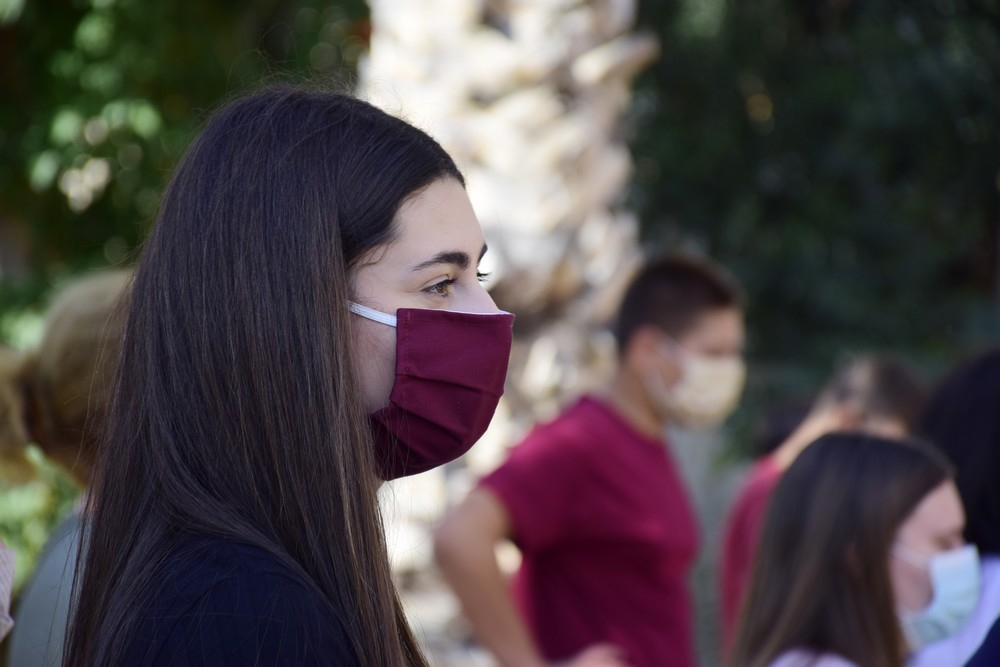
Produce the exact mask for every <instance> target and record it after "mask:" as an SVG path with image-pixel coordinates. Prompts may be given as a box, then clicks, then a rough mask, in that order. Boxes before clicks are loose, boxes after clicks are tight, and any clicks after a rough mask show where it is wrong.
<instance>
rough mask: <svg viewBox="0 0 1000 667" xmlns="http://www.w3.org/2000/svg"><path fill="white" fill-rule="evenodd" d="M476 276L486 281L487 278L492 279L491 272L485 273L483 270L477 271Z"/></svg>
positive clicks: (480, 280) (482, 281) (481, 280)
mask: <svg viewBox="0 0 1000 667" xmlns="http://www.w3.org/2000/svg"><path fill="white" fill-rule="evenodd" d="M476 278H477V279H478V280H479V282H481V283H485V282H486V281H487V280H489V279H490V274H488V273H483V272H482V271H477V272H476Z"/></svg>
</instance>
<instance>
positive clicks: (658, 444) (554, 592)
mask: <svg viewBox="0 0 1000 667" xmlns="http://www.w3.org/2000/svg"><path fill="white" fill-rule="evenodd" d="M481 484H482V485H483V486H484V487H485V488H487V489H489V490H490V491H492V492H493V493H494V494H495V495H496V496H497V497H498V498H499V499H500V502H501V503H502V504H503V505H504V507H505V508H506V510H507V512H508V513H509V515H510V518H511V523H512V525H513V530H514V541H515V543H516V544H517V546H518V547H519V548H520V549H521V553H522V555H523V561H522V564H521V569H520V570H519V571H518V573H517V577H516V579H515V582H514V594H515V598H516V599H517V602H518V604H519V606H520V608H521V610H522V613H523V614H524V617H525V619H526V621H527V623H528V625H529V627H530V628H531V630H532V631H533V633H534V636H535V639H536V641H537V642H538V644H539V646H540V647H541V650H542V652H543V654H544V655H545V657H546V658H547V659H549V660H560V659H565V658H568V657H570V656H572V655H574V654H576V653H577V652H579V651H581V650H582V649H584V648H586V647H587V646H589V645H591V644H594V643H602V642H610V643H613V644H616V645H618V646H619V647H621V648H622V649H624V650H625V652H626V654H627V656H628V660H629V662H630V663H631V664H632V665H634V667H664V666H665V665H672V666H676V667H690V666H692V665H694V664H695V656H694V645H693V639H694V638H693V629H692V625H693V622H692V617H693V611H692V607H691V601H690V594H689V591H688V583H687V577H688V572H689V570H690V568H691V563H692V561H693V559H694V556H695V551H696V549H697V540H698V537H697V526H696V523H695V518H694V514H693V513H692V511H691V506H690V503H689V501H688V497H687V493H686V490H685V488H684V485H683V483H682V481H681V478H680V475H679V474H678V472H677V470H676V468H675V466H674V464H673V461H672V460H671V458H670V455H669V453H668V451H667V446H666V443H665V442H663V441H662V440H658V439H652V438H649V437H647V436H645V435H643V434H641V433H639V432H638V431H636V430H635V429H633V428H632V427H631V426H630V425H628V424H627V423H625V422H624V421H623V420H622V418H621V417H620V416H618V414H617V413H615V412H614V411H612V409H611V408H610V407H608V406H607V405H605V404H604V403H602V402H600V401H598V400H596V399H593V398H589V397H584V398H582V399H580V400H579V401H578V402H577V403H576V404H575V405H573V406H572V407H570V408H569V409H568V410H566V411H565V412H564V413H563V414H562V415H561V416H559V417H558V418H557V419H556V420H554V421H552V422H551V423H548V424H545V425H542V426H539V427H537V428H536V429H535V430H534V431H533V432H532V433H531V434H530V435H529V436H528V437H527V438H526V439H525V440H524V442H522V443H521V444H520V445H519V446H518V447H517V448H515V449H514V451H513V452H512V453H511V455H510V457H509V459H508V460H507V461H506V462H505V463H504V464H503V465H502V466H501V467H500V468H499V469H498V470H496V471H495V472H493V473H492V474H491V475H489V476H488V477H486V478H485V479H483V480H482V482H481Z"/></svg>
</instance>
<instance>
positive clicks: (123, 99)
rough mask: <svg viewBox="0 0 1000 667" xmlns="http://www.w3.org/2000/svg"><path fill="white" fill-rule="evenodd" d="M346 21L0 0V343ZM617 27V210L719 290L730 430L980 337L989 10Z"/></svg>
mask: <svg viewBox="0 0 1000 667" xmlns="http://www.w3.org/2000/svg"><path fill="white" fill-rule="evenodd" d="M367 11H368V10H367V7H366V5H365V4H364V3H363V2H361V1H359V0H351V1H349V2H339V3H335V2H321V1H320V0H256V1H254V2H236V1H235V0H211V1H204V0H199V1H198V2H195V1H194V0H178V1H176V2H144V1H142V0H91V1H90V2H83V1H81V0H73V1H63V2H52V1H51V0H44V1H38V2H27V0H0V342H3V341H6V342H15V343H16V342H17V340H18V339H19V338H24V337H25V336H24V334H23V332H24V330H25V327H26V326H27V325H26V324H25V323H26V322H28V323H30V322H32V321H35V322H36V326H37V314H38V313H40V312H41V311H42V310H43V308H44V300H45V297H46V295H47V294H48V292H49V290H50V289H51V288H52V286H53V285H56V284H58V283H59V282H60V281H62V280H64V279H65V278H67V277H68V276H71V275H73V274H76V273H79V272H81V271H84V270H86V269H89V268H93V267H102V266H108V265H115V264H120V263H123V262H127V261H128V260H129V258H130V257H131V256H132V255H133V254H134V252H135V249H136V248H137V246H138V244H139V243H140V242H141V239H142V237H143V234H144V232H145V230H146V229H147V228H148V226H149V224H150V222H151V221H152V219H153V217H154V215H155V209H156V205H157V200H158V196H159V192H160V189H161V187H162V186H163V184H164V181H165V179H166V177H167V176H168V174H169V172H170V169H171V167H172V165H173V164H174V163H175V162H176V160H177V159H178V157H179V156H180V154H181V152H182V151H183V149H184V147H185V146H186V145H187V143H188V142H189V141H190V139H191V137H192V136H193V134H194V133H195V132H196V130H197V128H198V126H199V123H200V121H201V120H202V119H203V117H204V115H205V114H206V113H207V112H208V111H210V110H211V109H212V108H214V107H215V106H217V105H218V104H219V102H220V101H222V100H223V99H224V98H225V97H227V96H228V95H231V94H233V93H235V92H238V91H240V90H242V89H245V88H246V87H249V86H252V85H255V84H256V83H257V82H258V81H260V80H261V79H262V78H266V77H268V76H271V75H272V74H273V73H275V72H302V73H304V72H309V73H311V76H319V77H335V78H337V79H339V80H341V81H350V80H351V77H352V74H353V72H354V71H355V68H356V64H357V61H358V57H359V56H360V55H362V54H363V52H364V50H365V49H366V48H367V40H368V36H369V24H368V21H367ZM640 24H641V25H642V26H643V27H644V28H645V29H647V30H650V31H653V32H655V33H656V34H657V35H658V36H659V37H660V39H661V42H662V56H661V58H660V59H659V61H658V62H657V63H656V64H654V65H653V66H652V67H651V68H650V69H648V70H647V71H646V72H645V73H643V74H642V75H641V76H640V78H639V80H638V81H637V85H636V98H635V105H634V108H633V111H632V114H631V121H630V125H629V126H630V133H631V141H632V145H633V150H634V154H635V157H636V177H635V186H634V188H633V191H632V192H631V193H630V196H629V205H630V206H632V207H634V208H636V209H637V210H638V211H639V212H640V214H641V218H642V221H643V229H642V233H643V241H644V243H645V244H646V245H647V246H648V247H649V248H650V249H651V250H659V249H665V248H679V247H683V248H690V249H693V250H696V251H699V252H705V253H708V254H710V255H711V256H713V257H715V258H717V259H718V260H720V261H721V262H722V263H724V264H725V265H726V266H728V267H729V268H730V269H731V270H732V272H733V273H734V274H735V275H736V276H738V278H739V279H740V280H741V281H742V283H743V284H744V286H745V288H746V291H747V294H748V302H749V326H750V331H751V346H750V361H751V364H752V365H751V391H750V392H748V399H747V401H746V406H747V407H746V408H745V409H744V415H745V417H744V419H748V417H746V415H750V414H753V413H754V412H755V411H757V410H758V409H759V408H761V407H762V406H765V405H768V404H771V403H772V402H774V401H780V400H782V399H785V398H789V397H794V396H798V395H802V394H805V393H808V392H810V391H811V390H813V389H814V388H815V385H816V383H817V382H818V381H819V380H821V379H822V378H823V377H824V376H826V375H827V374H828V373H829V372H830V369H831V367H832V365H833V364H834V363H836V361H837V360H838V359H839V358H841V357H842V356H843V355H844V354H845V353H849V352H861V351H894V352H896V353H899V354H902V355H904V356H906V357H908V358H910V359H912V360H913V361H914V362H915V363H916V364H917V365H918V366H919V367H921V368H923V369H924V370H925V371H926V372H927V373H928V375H929V376H931V377H933V375H934V374H936V373H938V372H940V371H941V370H942V369H943V368H945V367H946V366H947V365H949V364H950V363H952V362H953V361H954V360H956V359H957V358H959V357H961V356H963V355H965V354H967V353H969V352H971V351H973V350H974V349H976V348H978V347H980V346H983V345H985V344H987V343H989V342H991V341H992V342H994V343H995V342H996V341H997V339H998V332H1000V316H998V312H1000V263H998V245H1000V239H998V229H1000V150H998V149H1000V2H998V1H996V0H936V1H933V2H932V1H925V0H910V1H908V2H886V1H883V0H870V1H867V2H855V1H853V0H795V1H793V0H686V1H685V2H680V1H678V0H643V1H642V2H641V9H640ZM105 180H106V181H107V182H106V183H104V184H103V185H102V183H103V181H105ZM32 317H35V318H36V319H35V320H32ZM29 328H30V327H29ZM25 497H26V498H27V497H28V496H25ZM47 497H48V498H49V500H45V501H44V502H43V504H44V503H48V505H46V507H50V508H53V509H52V513H54V512H55V509H54V508H57V507H58V508H64V507H65V503H66V497H65V493H63V492H59V493H54V494H50V495H49V496H47ZM30 498H33V500H22V501H18V502H22V504H23V503H25V502H27V503H29V504H30V503H32V502H33V503H36V504H37V503H38V502H39V501H38V500H37V494H36V495H35V496H30ZM14 504H15V505H16V504H17V503H14ZM18 511H20V512H22V514H23V512H24V511H26V510H24V508H23V507H22V509H21V510H17V511H14V513H13V514H11V513H10V511H9V504H8V510H5V512H6V513H4V512H0V535H3V536H4V537H5V539H11V540H14V541H17V540H21V541H22V542H23V543H24V544H23V545H22V547H23V548H24V549H26V550H28V551H31V550H32V549H36V548H37V547H38V546H40V544H41V541H42V540H43V539H44V535H45V531H44V529H43V528H44V525H42V524H40V525H39V527H38V528H37V530H34V532H32V531H27V532H25V531H24V530H23V525H24V524H23V519H12V518H11V517H12V516H15V515H17V516H20V515H18V514H17V512H18ZM11 522H14V523H11ZM15 523H16V526H15ZM45 525H47V524H45Z"/></svg>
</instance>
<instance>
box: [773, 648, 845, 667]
mask: <svg viewBox="0 0 1000 667" xmlns="http://www.w3.org/2000/svg"><path fill="white" fill-rule="evenodd" d="M768 667H858V665H856V664H855V663H853V662H851V661H850V660H847V659H845V658H842V657H840V656H839V655H836V654H835V653H815V652H813V651H810V650H807V649H792V650H790V651H785V652H784V653H782V654H781V655H779V656H778V657H777V658H775V659H774V660H773V661H772V662H771V664H770V665H769V666H768Z"/></svg>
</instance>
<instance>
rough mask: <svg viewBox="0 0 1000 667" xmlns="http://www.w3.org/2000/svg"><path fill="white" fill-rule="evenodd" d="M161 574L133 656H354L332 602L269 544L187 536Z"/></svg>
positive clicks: (302, 659) (267, 659) (310, 660)
mask: <svg viewBox="0 0 1000 667" xmlns="http://www.w3.org/2000/svg"><path fill="white" fill-rule="evenodd" d="M161 582H162V583H161V584H160V585H159V586H158V590H157V591H156V592H155V593H154V595H153V596H152V599H151V600H150V601H149V603H148V604H146V605H144V607H143V611H142V612H141V613H140V615H139V619H138V624H137V627H136V631H135V633H134V636H133V639H132V641H131V643H130V647H129V650H128V654H127V657H128V658H129V659H128V660H126V662H127V663H129V664H132V663H133V662H138V663H144V664H149V663H151V664H166V663H169V664H174V663H175V662H176V661H181V662H185V661H186V663H185V664H206V665H207V664H213V665H238V664H354V660H353V657H352V652H351V650H350V648H349V647H350V642H349V640H348V637H347V635H346V633H345V631H344V628H343V625H342V624H341V622H340V621H339V619H338V618H337V616H336V614H335V613H334V611H333V609H332V607H330V605H329V604H328V603H327V602H326V601H325V600H324V599H323V597H322V596H321V595H320V593H319V592H318V591H317V590H316V588H315V587H314V586H312V585H311V584H310V583H309V582H308V580H307V579H306V577H305V576H304V575H303V574H301V573H299V572H297V571H296V570H295V569H294V568H293V567H291V566H289V565H287V564H285V563H284V562H282V561H281V559H279V558H278V557H276V556H274V555H272V554H270V553H268V552H267V551H265V550H263V549H261V548H258V547H254V546H250V545H246V544H240V543H234V542H228V541H225V540H201V541H196V542H189V543H186V544H185V545H183V546H181V547H180V548H178V549H177V550H176V551H175V552H174V554H172V556H171V558H170V560H169V561H168V562H167V563H166V564H165V565H164V567H163V571H162V577H161Z"/></svg>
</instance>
